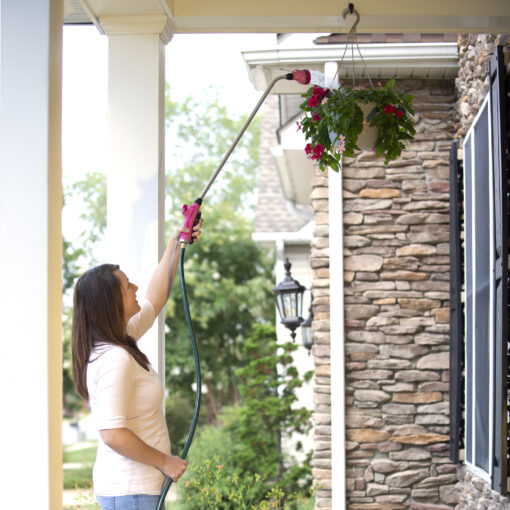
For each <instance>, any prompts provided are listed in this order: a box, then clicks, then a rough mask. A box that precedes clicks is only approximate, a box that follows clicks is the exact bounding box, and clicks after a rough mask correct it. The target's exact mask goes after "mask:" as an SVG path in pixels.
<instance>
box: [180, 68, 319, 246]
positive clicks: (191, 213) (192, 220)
mask: <svg viewBox="0 0 510 510" xmlns="http://www.w3.org/2000/svg"><path fill="white" fill-rule="evenodd" d="M313 74H314V71H308V70H306V69H296V70H294V71H292V72H291V73H287V74H284V75H281V76H277V77H276V78H274V79H273V80H272V81H271V83H270V84H269V85H268V86H267V88H266V90H265V91H264V93H263V94H262V97H261V98H260V99H259V102H258V103H257V104H256V105H255V108H254V109H253V111H252V112H251V113H250V116H249V117H248V118H247V119H246V122H245V123H244V125H243V127H242V128H241V130H240V131H239V133H238V135H237V136H236V138H235V140H234V141H233V142H232V145H231V146H230V148H229V149H228V151H227V152H226V153H225V155H224V156H223V159H222V160H221V162H220V164H219V165H218V167H217V168H216V170H215V171H214V173H213V175H212V177H211V178H210V179H209V182H208V183H207V185H206V186H205V188H204V190H203V191H202V193H201V194H200V197H199V198H197V199H196V200H195V201H194V202H193V204H191V205H190V206H188V205H183V206H182V214H183V215H184V218H185V219H184V226H185V227H186V228H188V229H189V232H187V233H184V232H183V233H182V234H181V237H180V241H181V243H184V244H192V243H193V238H192V237H191V233H192V230H193V227H194V226H195V225H196V224H197V223H198V221H199V220H200V216H201V213H200V206H201V205H202V201H203V199H204V197H205V195H206V194H207V192H208V191H209V188H210V187H211V186H212V184H213V182H214V181H215V179H216V177H218V174H219V173H220V172H221V170H222V168H223V166H224V165H225V163H226V162H227V160H228V158H229V157H230V155H231V154H232V151H233V150H234V149H235V148H236V146H237V144H238V143H239V140H240V139H241V137H242V136H243V134H244V132H245V131H246V129H247V128H248V126H249V125H250V123H251V121H252V120H253V117H255V115H256V113H257V112H258V110H259V108H260V107H261V106H262V103H263V102H264V100H265V99H266V97H267V96H268V94H269V92H271V89H272V88H273V86H274V84H275V83H276V82H277V81H280V80H294V81H297V82H298V83H301V84H302V85H308V84H309V83H310V81H311V80H312V78H313V77H312V75H313Z"/></svg>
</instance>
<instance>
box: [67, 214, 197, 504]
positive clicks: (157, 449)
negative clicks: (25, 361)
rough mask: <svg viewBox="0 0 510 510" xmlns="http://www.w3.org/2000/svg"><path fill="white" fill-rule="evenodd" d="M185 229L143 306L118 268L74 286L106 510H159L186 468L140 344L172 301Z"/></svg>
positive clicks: (81, 367)
mask: <svg viewBox="0 0 510 510" xmlns="http://www.w3.org/2000/svg"><path fill="white" fill-rule="evenodd" d="M201 226H202V221H200V223H199V224H198V225H196V226H195V227H194V229H193V237H194V238H195V239H198V236H199V235H200V233H201V232H200V228H201ZM181 232H189V229H187V228H183V229H181V230H176V231H175V232H174V235H173V236H172V237H171V239H170V240H169V242H168V244H167V246H166V249H165V252H164V254H163V257H162V258H161V260H160V262H159V264H158V266H157V267H156V270H155V271H154V273H153V275H152V277H151V280H150V282H149V285H148V287H147V292H146V294H145V299H144V300H143V301H142V303H141V304H139V303H138V301H137V299H136V291H137V289H138V287H137V286H136V285H135V284H134V283H132V282H130V281H129V279H128V277H127V276H126V274H124V272H123V271H121V270H120V268H119V266H116V265H113V264H103V265H100V266H97V267H95V268H92V269H89V270H88V271H86V272H85V273H84V274H83V275H82V276H81V277H80V278H79V279H78V281H77V282H76V286H75V288H74V313H73V331H72V357H73V378H74V384H75V386H76V390H77V391H78V393H79V394H80V395H81V396H82V397H83V398H84V399H86V400H88V402H89V405H90V408H91V412H92V415H93V417H94V418H95V420H96V424H97V427H98V430H99V439H100V440H99V445H98V450H97V457H96V462H95V464H94V474H93V483H94V492H95V495H96V498H97V500H98V502H99V504H100V506H101V508H102V510H124V509H125V510H128V509H129V510H133V509H134V510H155V508H156V507H157V503H158V499H159V494H160V489H161V487H162V484H163V482H164V477H168V476H170V477H172V479H173V480H174V482H177V480H178V479H179V478H180V477H181V476H182V474H183V473H184V471H185V469H186V466H187V462H186V461H185V460H182V459H181V458H180V457H176V456H173V455H170V439H169V436H168V430H167V427H166V423H165V418H164V414H163V399H164V390H163V386H162V384H161V382H160V380H159V377H158V376H157V374H156V373H155V372H154V370H153V369H152V367H151V365H150V363H149V360H148V359H147V357H146V356H145V354H144V353H143V352H142V351H141V350H140V349H139V348H138V346H137V344H136V342H137V340H138V339H139V338H140V337H141V336H142V335H143V334H144V333H145V332H146V331H147V330H148V329H149V328H150V327H151V326H152V324H153V322H154V320H155V319H156V317H157V316H158V314H159V312H160V311H161V310H162V309H163V306H164V305H165V303H166V300H167V299H168V296H169V294H170V291H171V289H172V285H173V281H174V279H175V272H176V270H177V262H178V259H179V257H178V253H179V250H180V243H179V236H180V234H181Z"/></svg>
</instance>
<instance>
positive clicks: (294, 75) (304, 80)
mask: <svg viewBox="0 0 510 510" xmlns="http://www.w3.org/2000/svg"><path fill="white" fill-rule="evenodd" d="M286 78H287V80H294V81H297V82H298V83H301V85H309V84H313V85H319V86H321V87H324V83H325V79H324V74H323V73H321V72H320V71H309V70H308V69H294V71H292V72H291V73H288V74H287V75H286Z"/></svg>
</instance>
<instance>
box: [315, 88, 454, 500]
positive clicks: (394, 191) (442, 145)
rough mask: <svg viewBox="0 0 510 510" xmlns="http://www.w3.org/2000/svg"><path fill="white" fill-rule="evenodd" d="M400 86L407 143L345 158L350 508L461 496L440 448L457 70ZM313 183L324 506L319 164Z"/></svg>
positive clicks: (324, 249) (327, 470)
mask: <svg viewBox="0 0 510 510" xmlns="http://www.w3.org/2000/svg"><path fill="white" fill-rule="evenodd" d="M398 86H399V87H400V88H402V89H405V90H407V91H409V93H411V94H413V95H414V106H415V110H416V114H417V118H418V123H417V135H416V137H415V140H414V141H413V143H412V144H411V145H410V146H409V148H408V150H407V151H406V152H405V153H403V155H402V158H401V159H399V160H398V161H395V162H392V163H390V164H389V165H388V166H387V167H385V166H384V164H383V161H382V160H381V159H376V158H375V157H374V156H373V155H372V154H369V153H362V154H360V155H359V156H358V157H357V158H356V159H352V160H345V161H344V166H343V194H344V217H343V222H344V250H345V252H344V257H345V320H346V322H345V355H346V367H345V369H346V387H345V391H346V426H347V429H346V436H347V438H346V439H347V452H346V457H347V472H346V475H345V476H346V487H347V509H348V510H401V509H402V510H404V509H408V508H411V509H414V510H443V509H449V508H454V506H455V504H456V503H457V501H458V494H457V491H456V489H455V484H456V483H457V480H458V479H457V473H456V466H455V465H452V464H451V463H450V461H449V458H448V440H449V437H448V366H449V361H448V360H449V358H448V330H449V309H448V300H449V281H448V279H449V268H448V264H449V258H448V221H449V220H448V200H449V194H448V172H449V166H448V165H449V163H448V157H449V154H448V151H449V149H450V146H451V142H452V139H453V138H454V135H455V129H456V125H455V101H456V96H455V91H454V84H453V81H439V80H438V81H423V80H421V81H420V80H412V81H411V80H407V81H400V82H399V83H398ZM312 185H313V191H312V201H313V206H314V211H315V223H316V228H315V233H314V240H313V247H312V254H311V265H312V270H313V284H312V288H313V294H314V316H315V324H314V329H315V330H316V337H315V338H316V343H315V345H314V348H313V354H314V360H315V364H316V373H315V414H314V420H315V437H314V440H315V453H314V457H313V473H314V476H315V479H316V481H317V483H318V485H319V487H320V488H319V490H318V492H317V494H316V509H331V464H330V455H331V451H330V448H331V428H330V385H329V384H330V382H329V381H330V380H329V375H330V359H329V341H330V338H329V320H328V319H329V315H328V313H329V273H328V267H329V252H328V228H330V227H329V225H328V214H327V210H328V200H327V196H328V194H327V176H326V175H325V174H322V173H320V172H319V171H318V172H317V174H316V176H315V178H314V180H313V183H312ZM331 228H334V225H332V226H331ZM335 255H336V256H341V255H340V254H335ZM331 340H332V341H339V339H331ZM334 433H337V434H338V433H339V434H342V433H343V431H334ZM334 510H343V509H337V508H336V509H334Z"/></svg>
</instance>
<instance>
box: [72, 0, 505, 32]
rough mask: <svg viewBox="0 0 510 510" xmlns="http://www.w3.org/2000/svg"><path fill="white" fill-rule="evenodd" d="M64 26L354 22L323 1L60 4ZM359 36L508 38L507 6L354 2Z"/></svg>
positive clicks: (179, 27)
mask: <svg viewBox="0 0 510 510" xmlns="http://www.w3.org/2000/svg"><path fill="white" fill-rule="evenodd" d="M64 4H65V22H66V23H90V22H92V23H94V24H95V25H96V26H97V27H98V28H99V30H101V31H102V27H101V24H102V21H101V20H102V18H104V17H118V16H120V17H124V16H141V15H161V16H165V17H166V18H167V20H168V25H169V29H170V30H171V31H172V32H175V33H198V32H200V33H215V32H216V33H219V32H275V33H287V32H294V33H296V32H344V31H347V30H348V29H349V28H350V26H351V25H352V22H353V18H352V17H351V16H347V18H346V19H345V20H344V19H343V18H342V16H341V13H342V11H343V9H344V8H346V7H347V4H348V2H347V1H345V2H344V3H340V2H338V1H337V0H322V1H321V2H320V3H318V2H309V1H304V0H278V1H277V2H275V1H274V0H258V1H257V2H239V1H238V0H214V1H211V0H64ZM354 6H355V8H356V9H357V10H358V12H359V13H360V15H361V21H360V23H359V25H358V31H360V32H367V33H379V32H407V33H410V32H429V33H447V32H452V33H506V32H507V31H508V27H509V26H510V2H509V1H508V0H485V1H484V2H480V1H479V0H449V1H448V2H445V1H444V0H429V1H427V2H408V1H405V0H404V1H403V0H386V1H385V2H381V1H380V0H358V2H354Z"/></svg>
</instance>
